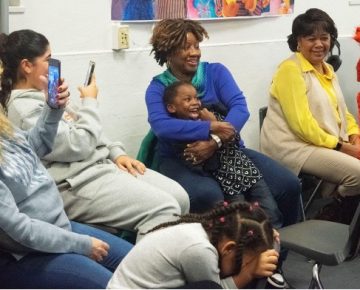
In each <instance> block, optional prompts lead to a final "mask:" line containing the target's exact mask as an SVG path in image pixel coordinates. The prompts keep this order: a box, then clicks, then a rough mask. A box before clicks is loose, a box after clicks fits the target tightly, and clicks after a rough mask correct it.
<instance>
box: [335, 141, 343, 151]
mask: <svg viewBox="0 0 360 290" xmlns="http://www.w3.org/2000/svg"><path fill="white" fill-rule="evenodd" d="M342 145H343V144H342V142H340V141H339V142H338V143H337V144H336V146H335V148H334V150H336V151H340V149H341V147H342Z"/></svg>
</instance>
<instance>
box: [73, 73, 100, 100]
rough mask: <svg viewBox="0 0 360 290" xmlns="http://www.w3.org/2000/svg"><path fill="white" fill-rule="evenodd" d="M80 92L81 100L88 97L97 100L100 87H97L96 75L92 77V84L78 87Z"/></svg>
mask: <svg viewBox="0 0 360 290" xmlns="http://www.w3.org/2000/svg"><path fill="white" fill-rule="evenodd" d="M78 90H79V92H80V98H85V97H88V98H93V99H96V98H97V94H98V91H99V90H98V87H97V86H96V79H95V74H93V75H92V78H91V82H90V84H89V85H88V86H86V87H84V86H82V87H78Z"/></svg>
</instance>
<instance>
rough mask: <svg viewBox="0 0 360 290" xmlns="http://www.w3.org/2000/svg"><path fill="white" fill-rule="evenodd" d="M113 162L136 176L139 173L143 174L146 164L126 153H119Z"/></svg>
mask: <svg viewBox="0 0 360 290" xmlns="http://www.w3.org/2000/svg"><path fill="white" fill-rule="evenodd" d="M115 164H116V165H117V166H118V167H119V168H120V169H121V170H124V171H126V172H129V173H130V174H131V175H133V176H135V177H136V176H137V175H138V174H139V173H140V174H141V175H143V174H144V173H145V170H146V166H145V164H144V163H142V162H141V161H139V160H136V159H134V158H131V157H130V156H127V155H121V156H119V157H118V158H117V159H116V160H115Z"/></svg>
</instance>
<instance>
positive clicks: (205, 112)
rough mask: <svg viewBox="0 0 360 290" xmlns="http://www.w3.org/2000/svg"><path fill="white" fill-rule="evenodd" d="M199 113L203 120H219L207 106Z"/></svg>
mask: <svg viewBox="0 0 360 290" xmlns="http://www.w3.org/2000/svg"><path fill="white" fill-rule="evenodd" d="M199 114H200V115H199V117H200V119H201V120H203V121H217V120H216V117H215V115H214V113H213V112H210V111H209V110H208V109H206V108H203V109H201V110H200V112H199Z"/></svg>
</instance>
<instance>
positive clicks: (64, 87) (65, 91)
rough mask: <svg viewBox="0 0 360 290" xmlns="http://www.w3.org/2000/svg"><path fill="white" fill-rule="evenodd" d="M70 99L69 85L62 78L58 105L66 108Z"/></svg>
mask: <svg viewBox="0 0 360 290" xmlns="http://www.w3.org/2000/svg"><path fill="white" fill-rule="evenodd" d="M69 101H70V91H69V86H68V84H67V83H66V82H65V80H64V79H63V78H61V79H60V86H59V87H58V95H57V105H58V106H59V108H65V107H66V105H67V104H68V103H69Z"/></svg>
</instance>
